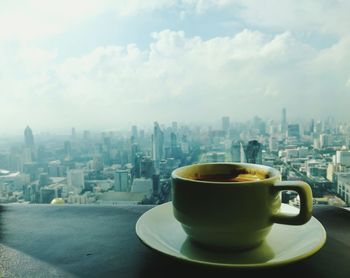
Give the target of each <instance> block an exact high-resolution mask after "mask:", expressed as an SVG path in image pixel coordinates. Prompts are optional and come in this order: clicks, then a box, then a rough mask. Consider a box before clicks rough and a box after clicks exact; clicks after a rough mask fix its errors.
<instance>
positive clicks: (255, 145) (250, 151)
mask: <svg viewBox="0 0 350 278" xmlns="http://www.w3.org/2000/svg"><path fill="white" fill-rule="evenodd" d="M245 158H246V160H247V163H253V164H262V145H261V144H260V143H259V142H258V141H256V140H252V141H249V142H248V145H247V147H246V148H245Z"/></svg>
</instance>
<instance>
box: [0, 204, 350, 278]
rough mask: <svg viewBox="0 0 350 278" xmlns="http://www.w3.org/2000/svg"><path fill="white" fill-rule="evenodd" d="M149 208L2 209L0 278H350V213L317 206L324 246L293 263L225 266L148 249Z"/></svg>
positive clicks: (316, 213) (47, 207)
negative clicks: (142, 228)
mask: <svg viewBox="0 0 350 278" xmlns="http://www.w3.org/2000/svg"><path fill="white" fill-rule="evenodd" d="M150 208H151V206H125V207H123V206H121V207H113V206H90V205H86V206H85V205H84V206H51V205H3V206H0V277H189V274H191V277H248V276H258V275H262V274H268V275H269V277H280V278H281V277H298V276H301V277H305V276H309V277H350V211H347V210H344V209H340V208H334V207H330V206H318V207H315V208H314V216H315V217H316V218H317V219H318V220H319V221H320V222H321V223H322V224H323V225H324V227H325V228H326V231H327V242H326V244H325V246H324V247H323V248H322V249H321V250H320V251H319V252H318V253H316V254H315V255H313V256H312V257H310V258H308V259H306V260H303V261H301V262H298V263H294V264H291V265H287V266H283V267H278V268H271V269H262V270H227V269H220V268H213V267H205V266H200V265H193V264H189V263H184V262H181V261H177V260H174V259H171V258H169V257H166V256H163V255H160V254H158V253H156V252H154V251H152V250H150V249H149V248H147V247H146V246H144V245H143V244H142V243H141V242H140V241H139V240H138V238H137V236H136V234H135V223H136V221H137V219H138V218H139V217H140V216H141V215H142V213H143V212H145V211H147V210H148V209H150Z"/></svg>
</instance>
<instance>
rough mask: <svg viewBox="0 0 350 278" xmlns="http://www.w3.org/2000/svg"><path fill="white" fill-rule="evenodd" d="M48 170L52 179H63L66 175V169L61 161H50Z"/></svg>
mask: <svg viewBox="0 0 350 278" xmlns="http://www.w3.org/2000/svg"><path fill="white" fill-rule="evenodd" d="M47 168H48V174H49V176H50V177H61V176H63V174H64V173H63V171H64V167H63V166H62V165H61V161H59V160H53V161H50V162H49V164H48V166H47Z"/></svg>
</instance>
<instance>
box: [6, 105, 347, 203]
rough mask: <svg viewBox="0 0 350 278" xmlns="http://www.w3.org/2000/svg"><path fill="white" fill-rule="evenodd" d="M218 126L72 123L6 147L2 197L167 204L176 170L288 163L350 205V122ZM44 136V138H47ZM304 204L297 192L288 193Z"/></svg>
mask: <svg viewBox="0 0 350 278" xmlns="http://www.w3.org/2000/svg"><path fill="white" fill-rule="evenodd" d="M219 122H220V124H219V125H216V126H202V127H200V126H189V125H185V124H180V123H178V122H177V121H173V122H172V123H171V124H168V125H166V124H162V123H160V122H157V121H156V122H154V123H153V128H149V129H143V128H140V127H138V126H137V125H132V126H130V128H129V130H128V131H127V132H125V131H124V132H122V131H119V132H114V131H105V132H92V131H90V130H81V131H79V129H76V128H75V127H73V128H71V130H70V134H69V135H62V136H57V135H55V134H52V135H50V136H48V135H47V136H44V135H42V136H40V135H36V133H35V131H34V130H32V129H31V127H29V126H27V127H25V129H24V131H23V134H22V139H21V140H20V142H11V140H10V139H9V140H7V141H6V140H5V141H2V142H1V143H2V144H1V148H0V169H1V173H0V202H20V203H57V202H58V203H60V204H74V203H78V204H86V203H88V204H105V205H122V204H160V203H163V202H166V201H169V200H171V180H170V174H171V172H172V171H173V170H174V169H176V168H177V167H181V166H184V165H189V164H193V163H207V162H244V163H255V164H264V165H268V166H271V167H275V168H277V169H279V170H280V172H281V174H282V177H283V179H285V180H296V179H301V180H304V181H306V182H308V183H309V184H310V186H311V187H312V190H313V194H314V197H315V202H316V203H317V202H318V203H328V204H334V205H342V206H345V205H350V199H349V198H350V195H349V190H350V151H349V148H350V122H347V123H339V122H337V121H335V120H334V119H333V118H332V117H328V118H327V119H326V120H325V121H319V120H314V119H310V120H309V121H307V122H306V123H303V124H301V123H297V122H290V121H289V117H288V110H287V109H286V108H283V109H281V114H280V120H279V121H265V120H263V119H262V118H260V117H258V116H255V117H254V118H253V119H251V120H250V121H247V122H237V121H233V120H232V119H231V118H230V117H229V116H222V117H221V118H220V119H219ZM40 137H43V138H40ZM283 198H284V201H285V202H292V203H294V204H297V202H298V200H297V198H296V196H295V195H294V194H293V193H291V192H287V193H284V194H283Z"/></svg>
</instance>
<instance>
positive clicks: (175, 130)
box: [171, 122, 177, 133]
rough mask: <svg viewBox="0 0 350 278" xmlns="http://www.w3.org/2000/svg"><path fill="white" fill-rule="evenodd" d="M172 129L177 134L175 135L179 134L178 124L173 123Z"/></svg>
mask: <svg viewBox="0 0 350 278" xmlns="http://www.w3.org/2000/svg"><path fill="white" fill-rule="evenodd" d="M171 129H172V131H173V132H175V133H176V132H177V122H172V123H171Z"/></svg>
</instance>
